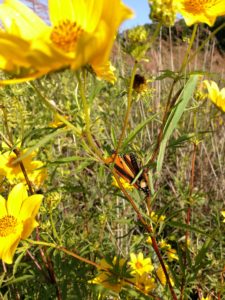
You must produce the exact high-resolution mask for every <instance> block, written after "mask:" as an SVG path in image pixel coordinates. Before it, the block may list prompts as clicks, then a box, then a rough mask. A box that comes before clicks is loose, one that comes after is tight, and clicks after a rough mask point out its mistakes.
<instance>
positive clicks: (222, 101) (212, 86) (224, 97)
mask: <svg viewBox="0 0 225 300" xmlns="http://www.w3.org/2000/svg"><path fill="white" fill-rule="evenodd" d="M204 84H205V85H206V87H207V89H208V93H209V95H208V96H209V99H210V100H211V101H212V102H213V103H214V104H215V105H216V106H218V107H219V108H220V109H221V110H222V111H224V112H225V88H223V89H221V90H219V88H218V85H217V84H216V82H215V81H208V80H204Z"/></svg>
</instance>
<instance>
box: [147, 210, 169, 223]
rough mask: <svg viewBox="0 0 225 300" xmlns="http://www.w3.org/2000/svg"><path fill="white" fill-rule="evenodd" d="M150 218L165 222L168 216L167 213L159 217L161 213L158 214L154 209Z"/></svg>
mask: <svg viewBox="0 0 225 300" xmlns="http://www.w3.org/2000/svg"><path fill="white" fill-rule="evenodd" d="M150 218H151V219H152V221H153V222H154V223H158V222H160V223H163V222H164V220H165V218H166V216H165V215H161V216H160V217H159V215H157V214H156V213H155V212H154V211H152V212H151V214H150Z"/></svg>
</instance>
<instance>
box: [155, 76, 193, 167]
mask: <svg viewBox="0 0 225 300" xmlns="http://www.w3.org/2000/svg"><path fill="white" fill-rule="evenodd" d="M197 81H198V76H197V75H194V76H191V77H190V79H189V80H188V82H187V84H186V85H185V87H184V89H183V91H182V93H181V95H180V96H179V98H178V101H177V104H176V105H175V107H174V108H173V109H172V111H171V113H170V115H169V117H168V120H167V122H166V124H165V127H164V132H163V139H162V142H161V145H160V149H159V155H158V159H157V172H160V171H161V169H162V164H163V160H164V155H165V150H166V145H167V142H168V140H169V139H170V137H171V135H172V133H173V131H174V129H175V128H176V126H177V124H178V122H179V120H180V118H181V116H182V114H183V112H184V110H185V108H186V106H187V104H188V102H189V101H190V99H191V97H192V95H193V93H194V90H195V87H196V84H197Z"/></svg>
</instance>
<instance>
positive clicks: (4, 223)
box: [0, 216, 17, 237]
mask: <svg viewBox="0 0 225 300" xmlns="http://www.w3.org/2000/svg"><path fill="white" fill-rule="evenodd" d="M16 226H17V219H16V218H15V217H13V216H5V217H3V218H1V219H0V237H6V236H8V235H10V234H13V233H16Z"/></svg>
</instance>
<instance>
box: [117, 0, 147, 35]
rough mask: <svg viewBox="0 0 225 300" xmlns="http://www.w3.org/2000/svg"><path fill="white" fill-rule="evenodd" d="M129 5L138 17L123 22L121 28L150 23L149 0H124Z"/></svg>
mask: <svg viewBox="0 0 225 300" xmlns="http://www.w3.org/2000/svg"><path fill="white" fill-rule="evenodd" d="M123 3H125V4H126V5H127V6H129V7H130V8H132V9H133V11H134V12H135V15H136V17H135V18H133V19H131V20H128V21H126V22H124V23H123V25H122V26H121V29H122V30H124V29H127V28H131V27H133V26H136V25H143V24H146V23H150V20H149V17H148V16H149V12H150V9H149V5H148V1H147V0H123Z"/></svg>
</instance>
